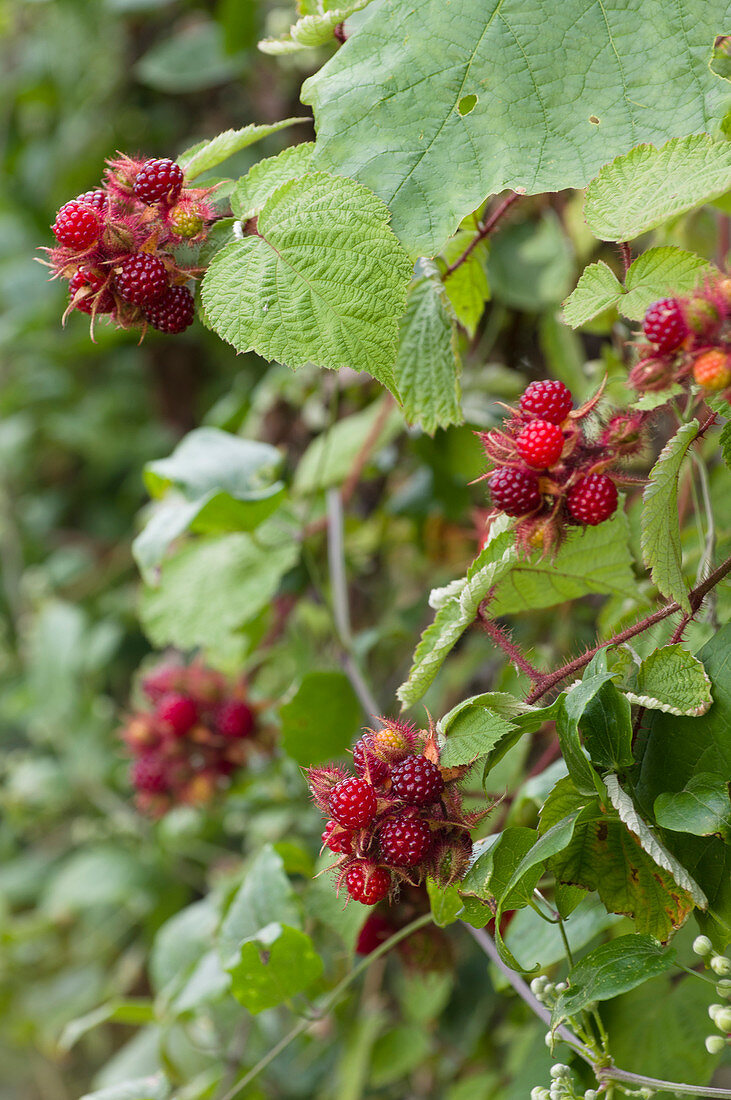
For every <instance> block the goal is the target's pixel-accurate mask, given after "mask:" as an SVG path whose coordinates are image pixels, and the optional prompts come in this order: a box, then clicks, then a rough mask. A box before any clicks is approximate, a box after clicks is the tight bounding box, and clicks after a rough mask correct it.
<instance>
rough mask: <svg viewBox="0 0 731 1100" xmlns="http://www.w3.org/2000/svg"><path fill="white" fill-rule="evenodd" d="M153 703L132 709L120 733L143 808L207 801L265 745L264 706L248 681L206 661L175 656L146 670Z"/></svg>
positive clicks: (145, 685)
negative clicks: (259, 713)
mask: <svg viewBox="0 0 731 1100" xmlns="http://www.w3.org/2000/svg"><path fill="white" fill-rule="evenodd" d="M141 687H142V691H143V692H144V694H145V695H146V697H147V699H148V700H149V703H150V706H149V707H148V708H146V709H144V710H137V711H135V712H133V713H131V714H129V715H128V716H127V718H126V720H125V723H124V726H123V727H122V729H121V730H120V736H121V737H122V739H123V740H124V742H125V744H126V745H127V747H128V749H129V751H130V752H131V754H132V758H133V760H132V767H131V769H130V780H131V782H132V786H133V787H134V788H135V792H136V803H137V806H138V808H139V809H140V810H141V811H142V812H143V813H146V814H149V815H150V816H151V817H161V816H162V815H163V814H165V813H167V812H168V810H170V809H172V807H173V806H177V805H203V804H205V803H207V802H210V801H211V799H212V798H213V797H214V795H215V794H216V792H217V791H218V790H219V789H221V788H222V787H225V786H226V785H227V784H228V783H229V777H230V776H231V774H232V773H233V772H234V771H236V769H237V768H240V767H241V766H242V765H243V764H245V763H246V762H247V760H248V759H249V757H250V755H251V753H252V751H253V749H254V747H255V746H257V745H258V747H260V748H261V747H262V737H261V730H260V727H259V723H258V720H257V708H256V706H255V704H253V703H252V702H251V700H250V699H249V697H248V692H247V688H246V685H245V684H244V683H243V682H237V683H230V682H229V681H228V679H227V678H226V677H225V676H223V675H221V674H220V673H219V672H216V671H214V670H213V669H211V668H207V667H206V666H205V665H203V664H201V663H200V662H198V661H194V662H193V663H192V664H189V665H185V664H182V663H179V662H167V663H164V664H161V665H158V666H157V668H155V669H153V670H152V671H151V672H149V673H147V674H146V675H145V676H143V678H142V681H141Z"/></svg>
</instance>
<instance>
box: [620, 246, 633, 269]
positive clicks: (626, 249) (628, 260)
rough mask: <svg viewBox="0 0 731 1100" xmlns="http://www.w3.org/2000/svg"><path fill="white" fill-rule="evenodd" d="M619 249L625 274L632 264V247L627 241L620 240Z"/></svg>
mask: <svg viewBox="0 0 731 1100" xmlns="http://www.w3.org/2000/svg"><path fill="white" fill-rule="evenodd" d="M619 250H620V252H621V253H622V263H623V265H624V273H625V275H626V274H627V272H628V271H629V269H630V267H631V266H632V249H631V248H630V246H629V243H628V242H627V241H620V244H619Z"/></svg>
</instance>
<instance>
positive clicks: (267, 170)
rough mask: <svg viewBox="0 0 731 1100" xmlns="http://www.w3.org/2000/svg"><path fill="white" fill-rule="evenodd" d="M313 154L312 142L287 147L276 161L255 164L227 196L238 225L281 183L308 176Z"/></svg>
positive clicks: (254, 212) (266, 159)
mask: <svg viewBox="0 0 731 1100" xmlns="http://www.w3.org/2000/svg"><path fill="white" fill-rule="evenodd" d="M314 150H315V144H314V142H312V141H304V142H302V144H301V145H290V146H289V148H288V149H283V150H282V152H281V153H279V154H278V155H277V156H276V157H266V158H265V159H264V160H260V161H258V162H257V163H256V164H255V165H254V166H253V167H252V168H250V169H249V171H248V172H247V173H246V175H245V176H244V177H243V179H240V180H239V181H238V183H237V184H236V186H235V188H234V190H233V194H232V195H231V209H232V211H233V213H234V214H235V215H236V217H237V218H241V220H242V221H246V220H247V219H248V218H251V217H253V215H254V214H258V213H259V211H260V210H261V208H262V206H263V205H264V203H265V202H266V201H267V199H268V198H269V196H270V195H272V194H273V193H274V192H275V191H276V190H277V188H278V187H281V186H282V184H283V183H288V182H289V181H290V180H296V179H300V178H301V177H302V176H306V175H307V174H308V173H310V172H311V171H312V155H313V153H314Z"/></svg>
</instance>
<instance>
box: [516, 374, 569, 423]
mask: <svg viewBox="0 0 731 1100" xmlns="http://www.w3.org/2000/svg"><path fill="white" fill-rule="evenodd" d="M573 405H574V399H573V397H572V395H571V390H570V389H569V388H568V387H567V386H564V384H563V382H559V381H558V379H554V378H545V379H543V380H542V381H540V382H531V384H530V385H529V386H528V387H527V389H526V390H525V393H524V394H523V396H522V397H521V399H520V408H521V410H522V412H524V413H532V415H533V416H539V417H540V418H541V420H547V421H548V422H549V424H563V422H564V420H565V419H566V417H567V416H568V415H569V413H570V412H571V410H572V408H573Z"/></svg>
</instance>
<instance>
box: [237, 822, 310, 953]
mask: <svg viewBox="0 0 731 1100" xmlns="http://www.w3.org/2000/svg"><path fill="white" fill-rule="evenodd" d="M301 923H302V921H301V918H300V912H299V906H298V904H297V899H296V896H295V893H294V890H293V889H292V886H291V884H290V881H289V879H288V878H287V876H286V874H285V873H284V864H283V862H282V858H281V856H279V855H278V854H277V853H276V852H275V851H274V849H273V847H272V846H271V845H270V844H267V845H265V846H264V847H263V848H262V849H261V851H260V852H259V853H258V855H257V856H256V858H255V859H254V862H253V863H252V864H251V866H250V867H249V868H248V870H247V872H246V874H245V876H244V880H243V882H242V883H241V886H240V887H239V889H238V890H237V892H236V894H235V895H234V897H233V900H232V901H231V904H230V905H229V907H228V910H227V912H226V915H225V917H224V919H223V923H222V925H221V930H220V932H219V935H218V950H219V953H220V955H221V959H222V960H223V962H224V965H226V966H227V965H228V964H229V962H232V963H235V962H236V961H237V960H238V950H239V947H240V946H241V944H242V943H245V942H247V941H248V940H251V939H254V938H255V937H256V936H257V935H258V933H259V932H260V931H261V930H262V929H263V928H266V927H267V926H268V925H272V924H285V925H287V926H288V927H289V928H299V927H300V925H301Z"/></svg>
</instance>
